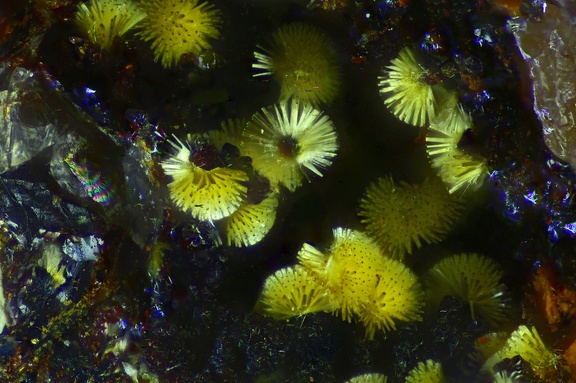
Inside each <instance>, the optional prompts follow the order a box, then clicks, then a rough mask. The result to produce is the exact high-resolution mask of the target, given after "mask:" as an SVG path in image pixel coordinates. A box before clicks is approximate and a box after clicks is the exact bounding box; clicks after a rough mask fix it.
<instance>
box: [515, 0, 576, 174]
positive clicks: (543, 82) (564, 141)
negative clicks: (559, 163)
mask: <svg viewBox="0 0 576 383" xmlns="http://www.w3.org/2000/svg"><path fill="white" fill-rule="evenodd" d="M573 8H574V7H573V6H572V7H564V6H554V5H551V4H550V3H548V7H547V8H546V11H545V12H544V14H543V15H542V16H541V17H540V18H538V19H529V20H526V21H521V22H518V21H513V22H512V24H514V25H513V28H512V29H513V32H514V35H515V36H516V41H517V43H518V46H519V48H520V50H521V52H522V54H523V55H524V58H525V59H526V62H527V64H528V66H529V69H530V76H531V77H532V88H533V93H534V94H533V97H534V111H535V112H536V114H537V115H538V117H539V118H540V121H541V122H542V127H543V133H544V140H545V142H546V145H547V146H548V148H550V150H551V151H552V152H553V153H554V154H555V155H556V156H558V157H559V158H560V159H562V160H564V161H566V162H568V163H569V164H570V165H571V166H572V168H573V169H576V39H575V38H574V37H575V36H576V22H575V21H574V14H573V12H574V9H573Z"/></svg>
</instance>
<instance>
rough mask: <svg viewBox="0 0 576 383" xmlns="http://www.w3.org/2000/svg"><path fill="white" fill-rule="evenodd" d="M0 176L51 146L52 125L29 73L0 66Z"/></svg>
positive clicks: (36, 84) (43, 102)
mask: <svg viewBox="0 0 576 383" xmlns="http://www.w3.org/2000/svg"><path fill="white" fill-rule="evenodd" d="M0 106H1V110H0V173H4V172H5V171H7V170H9V169H13V168H15V167H17V166H18V165H20V164H22V163H24V162H26V161H28V160H29V159H31V158H32V157H34V156H35V155H36V154H38V153H40V152H41V151H42V150H44V149H45V148H47V147H48V146H50V145H52V144H53V143H54V139H55V126H54V125H53V123H52V121H51V119H50V115H51V112H50V110H49V109H48V108H47V106H46V102H45V100H44V95H43V94H42V90H41V89H40V88H39V87H38V79H37V78H36V76H35V75H34V73H33V72H31V71H29V70H27V69H23V68H16V69H14V70H12V69H11V68H10V67H9V66H8V65H7V64H3V65H0Z"/></svg>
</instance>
